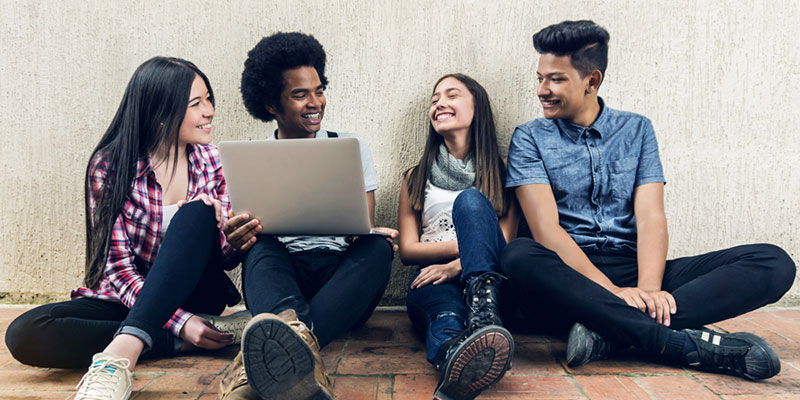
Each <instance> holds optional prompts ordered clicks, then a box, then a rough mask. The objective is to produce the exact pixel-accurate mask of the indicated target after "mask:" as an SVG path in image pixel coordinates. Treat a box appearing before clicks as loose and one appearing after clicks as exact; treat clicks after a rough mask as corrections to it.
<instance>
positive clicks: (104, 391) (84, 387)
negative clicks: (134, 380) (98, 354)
mask: <svg viewBox="0 0 800 400" xmlns="http://www.w3.org/2000/svg"><path fill="white" fill-rule="evenodd" d="M130 365H131V362H130V360H128V359H125V358H117V359H111V360H101V361H96V362H94V363H93V364H92V366H91V367H89V371H88V372H87V373H86V374H84V375H83V378H81V381H80V382H78V384H77V385H76V386H75V389H78V393H77V394H76V396H75V397H76V398H80V399H85V400H108V399H110V398H112V397H113V396H114V389H115V387H116V385H117V382H119V380H120V379H124V377H125V374H124V373H121V374H115V373H114V372H115V371H116V370H117V369H128V366H130ZM90 391H91V392H90Z"/></svg>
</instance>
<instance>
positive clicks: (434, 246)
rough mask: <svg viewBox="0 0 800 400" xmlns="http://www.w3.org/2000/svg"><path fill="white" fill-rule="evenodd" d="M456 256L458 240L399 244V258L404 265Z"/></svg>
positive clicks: (445, 259)
mask: <svg viewBox="0 0 800 400" xmlns="http://www.w3.org/2000/svg"><path fill="white" fill-rule="evenodd" d="M455 258H458V242H457V241H455V240H450V241H447V242H414V243H406V244H403V243H401V244H400V259H401V260H402V261H403V264H406V265H422V264H433V263H440V262H446V261H451V260H453V259H455Z"/></svg>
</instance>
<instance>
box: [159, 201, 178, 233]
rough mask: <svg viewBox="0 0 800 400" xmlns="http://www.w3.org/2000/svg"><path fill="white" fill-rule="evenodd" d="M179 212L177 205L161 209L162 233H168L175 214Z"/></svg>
mask: <svg viewBox="0 0 800 400" xmlns="http://www.w3.org/2000/svg"><path fill="white" fill-rule="evenodd" d="M177 212H178V204H177V203H175V204H170V205H168V206H162V207H161V233H165V232H166V231H167V228H169V223H170V221H172V217H174V216H175V213H177Z"/></svg>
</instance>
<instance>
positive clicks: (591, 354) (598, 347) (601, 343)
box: [567, 322, 616, 368]
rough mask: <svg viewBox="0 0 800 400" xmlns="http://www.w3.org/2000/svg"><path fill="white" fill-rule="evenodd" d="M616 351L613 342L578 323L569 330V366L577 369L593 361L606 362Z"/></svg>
mask: <svg viewBox="0 0 800 400" xmlns="http://www.w3.org/2000/svg"><path fill="white" fill-rule="evenodd" d="M615 350H616V349H615V348H614V345H613V344H612V343H611V342H609V341H607V340H605V339H603V337H602V336H600V335H598V334H597V333H595V332H594V331H592V330H590V329H589V328H587V327H585V326H583V324H581V323H579V322H576V323H575V324H574V325H572V329H570V330H569V338H568V339H567V366H569V367H570V368H575V367H580V366H581V365H586V364H588V363H590V362H592V361H598V360H606V359H608V358H609V357H610V356H611V354H612V353H613V352H614V351H615Z"/></svg>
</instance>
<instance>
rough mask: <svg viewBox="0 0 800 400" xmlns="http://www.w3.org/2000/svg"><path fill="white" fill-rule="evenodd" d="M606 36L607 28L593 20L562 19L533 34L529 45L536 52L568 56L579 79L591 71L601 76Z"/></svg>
mask: <svg viewBox="0 0 800 400" xmlns="http://www.w3.org/2000/svg"><path fill="white" fill-rule="evenodd" d="M609 38H610V37H609V35H608V31H607V30H605V28H603V27H602V26H600V25H597V24H596V23H594V21H589V20H582V21H564V22H561V23H558V24H554V25H550V26H548V27H547V28H544V29H542V30H540V31H539V32H537V33H536V34H535V35H533V47H534V48H535V49H536V51H537V52H539V54H545V53H551V54H555V55H557V56H569V58H570V63H571V64H572V66H573V67H575V69H577V70H578V72H579V73H580V74H581V78H584V77H586V75H588V74H590V73H591V72H592V71H594V70H598V71H600V72H601V73H602V74H603V76H604V77H605V75H606V65H608V40H609Z"/></svg>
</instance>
